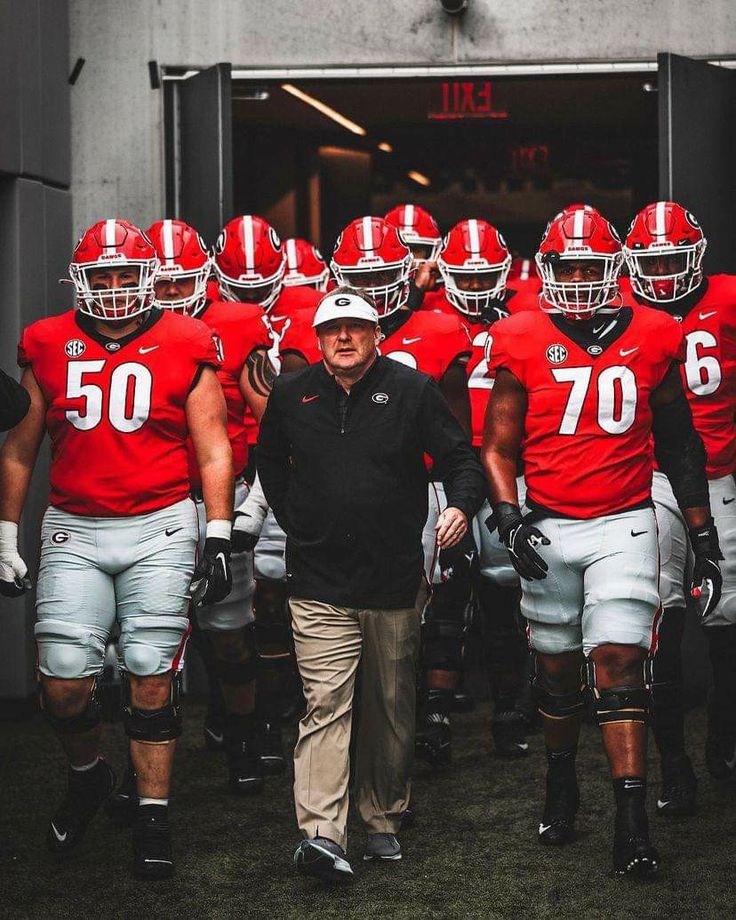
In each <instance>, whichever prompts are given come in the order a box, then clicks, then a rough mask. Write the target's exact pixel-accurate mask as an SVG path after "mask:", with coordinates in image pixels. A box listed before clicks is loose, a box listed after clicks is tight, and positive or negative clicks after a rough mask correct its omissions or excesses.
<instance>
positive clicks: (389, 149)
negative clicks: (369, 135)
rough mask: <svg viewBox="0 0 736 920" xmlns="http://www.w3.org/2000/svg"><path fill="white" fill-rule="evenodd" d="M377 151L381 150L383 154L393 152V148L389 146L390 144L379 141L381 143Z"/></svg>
mask: <svg viewBox="0 0 736 920" xmlns="http://www.w3.org/2000/svg"><path fill="white" fill-rule="evenodd" d="M378 149H379V150H383V152H384V153H393V152H394V148H393V147H392V146H391V144H387V143H386V141H381V143H380V144H379V145H378Z"/></svg>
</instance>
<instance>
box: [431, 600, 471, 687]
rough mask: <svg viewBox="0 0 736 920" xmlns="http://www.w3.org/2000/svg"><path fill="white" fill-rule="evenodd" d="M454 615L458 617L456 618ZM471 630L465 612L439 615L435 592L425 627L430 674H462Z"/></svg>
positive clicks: (455, 610)
mask: <svg viewBox="0 0 736 920" xmlns="http://www.w3.org/2000/svg"><path fill="white" fill-rule="evenodd" d="M450 614H454V616H453V618H450V616H449V615H450ZM467 628H468V627H467V615H466V612H465V610H464V609H463V608H460V609H458V608H455V609H452V608H451V609H449V610H448V609H445V610H442V609H440V610H439V611H438V609H437V607H436V606H435V593H434V592H433V594H432V600H431V601H430V603H429V606H428V607H427V611H426V613H425V619H424V623H423V625H422V646H423V656H424V666H425V668H426V669H427V670H429V671H460V670H461V669H462V664H463V647H464V645H465V633H466V632H467Z"/></svg>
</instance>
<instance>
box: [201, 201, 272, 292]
mask: <svg viewBox="0 0 736 920" xmlns="http://www.w3.org/2000/svg"><path fill="white" fill-rule="evenodd" d="M214 269H215V274H216V275H217V280H218V281H219V282H220V291H221V292H222V296H223V297H225V298H227V299H228V300H239V301H243V302H245V303H257V304H259V305H260V306H261V307H263V309H264V310H269V309H270V308H271V307H272V306H273V304H274V302H275V300H276V298H277V297H278V296H279V294H280V293H281V285H282V282H283V278H284V272H285V270H286V254H285V253H284V247H283V246H282V244H281V240H280V239H279V237H278V234H277V233H276V231H275V230H274V229H273V227H272V226H271V224H269V223H268V221H266V220H264V219H263V218H262V217H256V216H255V215H253V214H244V215H243V216H242V217H234V218H233V219H232V220H231V221H230V223H228V224H226V225H225V226H224V227H223V229H222V231H221V233H220V235H219V237H218V238H217V242H216V243H215V258H214Z"/></svg>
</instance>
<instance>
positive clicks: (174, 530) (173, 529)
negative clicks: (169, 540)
mask: <svg viewBox="0 0 736 920" xmlns="http://www.w3.org/2000/svg"><path fill="white" fill-rule="evenodd" d="M180 530H181V527H171V528H169V527H167V528H166V536H167V537H170V536H172V535H173V534H175V533H179V531H180Z"/></svg>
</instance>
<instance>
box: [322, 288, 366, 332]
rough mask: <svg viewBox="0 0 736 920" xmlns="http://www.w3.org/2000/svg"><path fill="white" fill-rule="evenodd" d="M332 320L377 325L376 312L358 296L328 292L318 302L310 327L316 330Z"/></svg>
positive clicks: (348, 293) (342, 292)
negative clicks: (354, 320)
mask: <svg viewBox="0 0 736 920" xmlns="http://www.w3.org/2000/svg"><path fill="white" fill-rule="evenodd" d="M334 319H363V320H365V321H366V322H368V323H377V322H378V310H376V308H375V307H374V306H372V305H371V304H370V303H369V302H368V301H367V300H366V299H365V297H361V295H360V294H353V293H350V292H346V291H339V290H338V291H330V293H329V294H326V295H325V296H324V297H323V298H322V300H320V302H319V306H318V307H317V312H316V313H315V314H314V320H313V321H312V326H313V327H315V328H316V327H317V326H320V325H321V324H322V323H329V322H331V321H332V320H334Z"/></svg>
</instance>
